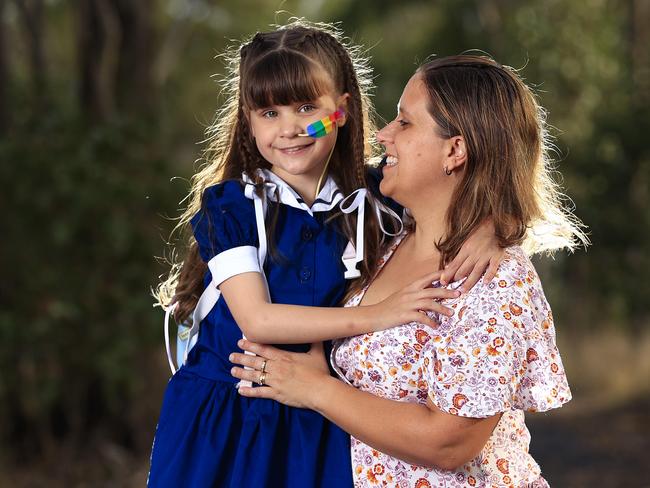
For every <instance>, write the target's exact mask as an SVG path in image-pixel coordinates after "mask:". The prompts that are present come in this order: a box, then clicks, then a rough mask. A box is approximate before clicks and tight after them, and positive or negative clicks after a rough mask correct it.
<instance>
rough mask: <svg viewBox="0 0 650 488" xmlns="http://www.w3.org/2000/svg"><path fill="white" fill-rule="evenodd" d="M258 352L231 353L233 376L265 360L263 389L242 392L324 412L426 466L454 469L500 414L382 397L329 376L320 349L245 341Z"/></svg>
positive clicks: (253, 377) (477, 447)
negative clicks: (471, 413) (451, 410)
mask: <svg viewBox="0 0 650 488" xmlns="http://www.w3.org/2000/svg"><path fill="white" fill-rule="evenodd" d="M240 346H241V347H242V348H243V349H244V350H247V351H251V352H254V353H255V354H257V355H258V356H260V357H253V356H248V355H244V354H233V355H232V356H231V358H232V359H231V360H232V361H233V362H234V363H236V364H241V365H245V366H249V367H251V368H256V369H254V370H244V369H241V368H233V371H232V372H233V376H235V377H237V378H240V379H244V380H249V381H254V382H258V381H259V379H260V374H261V372H260V370H261V368H262V362H263V361H265V360H266V361H267V362H266V365H265V366H266V367H265V371H266V377H265V384H266V385H268V386H267V387H262V388H240V390H239V392H240V394H241V395H243V396H248V397H260V398H270V399H273V400H277V401H279V402H282V403H285V404H287V405H291V406H295V407H301V408H310V409H312V410H316V411H318V412H319V413H321V414H322V415H323V416H325V417H327V418H328V419H329V420H331V421H332V422H334V423H335V424H337V425H338V426H340V427H341V428H342V429H343V430H345V431H346V432H348V433H350V434H351V435H353V436H354V437H356V438H357V439H359V440H361V441H362V442H364V443H366V444H368V445H370V446H372V447H373V448H375V449H378V450H379V451H381V452H384V453H386V454H389V455H391V456H394V457H396V458H399V459H402V460H404V461H407V462H411V463H414V464H418V465H423V466H435V467H437V468H439V469H445V470H452V469H455V468H457V467H459V466H461V465H463V464H465V463H466V462H467V461H469V460H471V459H473V458H475V457H476V456H477V455H478V453H479V452H480V451H481V449H482V448H483V446H484V445H485V443H486V442H487V440H488V439H489V437H490V435H491V433H492V430H493V429H494V427H495V426H496V424H497V422H498V421H499V418H500V414H497V415H494V416H491V417H487V418H481V419H477V418H466V417H460V416H456V415H451V414H448V413H445V412H443V411H441V410H439V409H438V408H436V407H435V406H434V405H433V403H432V402H431V400H430V399H429V400H428V401H427V404H426V405H421V404H415V403H406V402H398V401H393V400H388V399H385V398H380V397H377V396H375V395H372V394H370V393H366V392H362V391H360V390H357V389H356V388H354V387H352V386H349V385H346V384H345V383H343V382H342V381H339V380H337V379H335V378H332V377H331V376H329V374H328V371H327V367H326V365H325V363H324V360H323V352H322V349H321V348H312V349H313V350H312V352H310V353H309V354H296V353H289V352H286V351H280V350H278V349H275V348H273V347H270V346H262V345H259V344H254V343H251V342H250V341H242V343H241V344H240Z"/></svg>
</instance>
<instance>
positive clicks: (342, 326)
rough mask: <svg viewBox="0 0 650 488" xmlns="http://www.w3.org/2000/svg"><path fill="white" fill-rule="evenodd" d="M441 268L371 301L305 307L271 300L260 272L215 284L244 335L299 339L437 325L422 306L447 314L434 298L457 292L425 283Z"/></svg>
mask: <svg viewBox="0 0 650 488" xmlns="http://www.w3.org/2000/svg"><path fill="white" fill-rule="evenodd" d="M439 276H440V272H436V273H433V274H429V275H427V276H425V277H423V278H421V279H420V280H418V281H415V282H414V283H413V284H411V285H409V286H407V287H406V288H404V289H403V290H400V291H399V292H397V293H394V294H393V295H391V296H389V297H388V298H387V299H385V300H383V301H382V302H379V303H377V304H375V305H368V306H360V307H348V308H343V307H307V306H299V305H283V304H276V303H271V302H270V299H269V296H268V291H267V289H266V284H265V283H264V280H263V278H262V276H261V275H260V274H259V273H242V274H239V275H236V276H233V277H231V278H229V279H227V280H226V281H224V282H223V283H222V284H221V285H220V286H219V288H220V289H221V292H222V294H223V296H224V298H225V300H226V303H227V304H228V308H229V309H230V312H231V313H232V315H233V318H234V319H235V321H236V322H237V325H239V327H240V328H241V330H242V332H243V333H244V335H245V336H246V337H247V338H249V339H251V340H253V341H256V342H264V343H267V344H303V343H310V342H317V341H322V340H328V339H337V338H340V337H351V336H355V335H359V334H363V333H366V332H373V331H377V330H383V329H387V328H389V327H394V326H396V325H400V324H405V323H409V322H413V321H417V322H421V323H425V324H426V325H429V326H431V327H436V325H437V324H436V323H435V322H434V321H433V320H431V319H430V318H429V317H428V316H427V315H426V314H425V313H422V312H421V311H434V312H439V313H443V314H445V315H450V314H451V313H452V312H451V309H449V308H447V307H445V306H443V305H441V304H440V303H439V300H442V299H445V298H456V297H458V295H459V294H460V293H459V292H456V291H453V290H447V289H445V288H429V286H430V285H431V282H433V281H435V280H437V279H438V278H439Z"/></svg>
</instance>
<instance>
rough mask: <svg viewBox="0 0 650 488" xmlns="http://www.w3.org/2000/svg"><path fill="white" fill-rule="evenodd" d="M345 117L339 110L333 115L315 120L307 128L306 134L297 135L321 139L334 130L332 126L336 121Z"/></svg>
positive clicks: (342, 111) (341, 110)
mask: <svg viewBox="0 0 650 488" xmlns="http://www.w3.org/2000/svg"><path fill="white" fill-rule="evenodd" d="M344 115H345V111H344V110H343V109H342V108H340V109H338V110H337V111H336V112H334V113H333V114H331V115H329V116H327V117H325V118H323V119H320V120H317V121H316V122H314V123H313V124H309V125H308V126H307V129H306V132H305V133H302V134H298V135H299V136H302V137H323V136H326V135H327V134H329V133H330V132H332V130H334V124H335V123H336V121H337V120H339V119H342V118H343V116H344Z"/></svg>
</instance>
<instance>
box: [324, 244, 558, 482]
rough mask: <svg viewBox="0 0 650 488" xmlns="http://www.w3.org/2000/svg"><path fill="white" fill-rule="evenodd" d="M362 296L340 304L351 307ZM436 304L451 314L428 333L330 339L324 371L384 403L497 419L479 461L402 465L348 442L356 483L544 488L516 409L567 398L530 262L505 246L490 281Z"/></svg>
mask: <svg viewBox="0 0 650 488" xmlns="http://www.w3.org/2000/svg"><path fill="white" fill-rule="evenodd" d="M404 237H405V234H404V235H402V236H400V237H399V238H398V239H397V240H396V241H395V243H394V244H393V246H392V247H391V249H389V251H388V252H387V253H386V255H385V256H384V257H383V258H382V260H381V261H380V268H381V267H382V266H383V265H384V264H385V262H386V261H387V260H388V259H389V258H390V256H391V255H392V253H393V252H394V251H395V249H396V248H397V247H398V246H399V243H400V242H401V241H402V239H403V238H404ZM460 284H461V282H456V283H452V284H450V285H449V286H450V287H451V288H457V287H458V286H460ZM364 293H365V289H364V290H362V291H361V292H359V293H358V294H356V295H355V296H353V297H352V298H350V300H349V301H348V303H347V304H346V306H349V307H353V306H357V305H358V304H359V303H360V302H361V299H362V298H363V295H364ZM445 304H446V305H447V306H449V307H451V308H452V309H453V310H454V312H455V313H454V315H453V316H452V317H446V316H442V315H436V316H435V317H434V318H435V319H436V320H437V321H438V322H439V323H440V326H439V327H438V328H437V329H431V328H428V327H426V326H424V325H421V324H418V323H416V322H411V323H409V324H404V325H401V326H399V327H394V328H391V329H388V330H385V331H381V332H374V333H370V334H364V335H360V336H356V337H351V338H348V339H344V340H341V341H338V342H337V343H336V345H335V348H334V350H333V351H332V365H333V366H334V368H335V369H336V370H337V372H338V373H339V375H340V376H341V378H342V379H344V380H345V381H347V382H348V383H350V384H351V385H353V386H354V387H356V388H359V389H360V390H363V391H367V392H370V393H372V394H374V395H377V396H380V397H383V398H389V399H391V400H397V401H403V402H412V403H422V404H424V403H426V401H427V398H430V399H431V401H432V402H433V403H434V405H435V406H436V407H438V408H439V409H440V410H443V411H444V412H447V413H450V414H453V415H460V416H463V417H474V418H484V417H489V416H492V415H495V414H498V413H502V414H503V415H502V417H501V419H500V421H499V423H498V424H497V426H496V428H495V429H494V431H493V433H492V436H491V437H490V439H489V440H488V442H487V444H486V445H485V447H484V448H483V450H482V451H481V453H480V455H479V456H478V457H476V458H475V459H473V460H472V461H470V462H468V463H467V464H465V465H464V466H462V467H461V468H459V469H457V470H456V471H442V470H438V469H434V468H427V467H422V466H416V465H411V464H409V463H407V462H403V461H400V460H399V459H396V458H393V457H391V456H388V455H386V454H383V453H381V452H379V451H377V450H375V449H373V448H371V447H370V446H368V445H366V444H364V443H363V442H361V441H359V440H357V439H355V438H354V437H353V438H352V466H353V469H354V477H355V486H357V487H367V486H373V487H374V486H390V487H400V488H406V487H417V488H426V487H446V488H461V487H463V488H464V487H492V486H494V487H522V486H535V487H544V486H548V485H547V483H546V482H545V481H544V479H543V478H541V476H540V468H539V466H538V465H537V463H536V462H535V460H534V459H533V458H532V457H531V456H530V455H529V454H528V445H529V442H530V434H529V432H528V429H527V428H526V425H525V424H524V411H529V412H540V411H545V410H549V409H551V408H557V407H560V406H561V405H562V404H564V403H566V402H568V401H569V400H570V399H571V392H570V391H569V386H568V384H567V380H566V376H565V374H564V368H563V367H562V360H561V359H560V355H559V352H558V350H557V347H556V345H555V329H554V326H553V318H552V315H551V310H550V308H549V305H548V303H547V301H546V298H545V297H544V292H543V291H542V285H541V283H540V281H539V277H538V276H537V273H536V272H535V269H534V267H533V265H532V263H531V262H530V260H529V259H528V257H527V256H526V255H525V254H524V252H523V251H522V249H521V248H519V247H511V248H509V249H507V254H506V258H505V259H504V261H503V262H502V263H501V265H500V267H499V271H498V274H497V276H496V277H495V278H494V279H493V280H492V281H491V282H490V283H488V284H484V283H482V282H481V283H479V284H477V285H476V286H474V288H473V289H472V290H470V291H469V292H468V293H465V294H463V295H462V296H461V297H459V298H457V299H455V300H447V301H446V302H445ZM377 428H381V426H377Z"/></svg>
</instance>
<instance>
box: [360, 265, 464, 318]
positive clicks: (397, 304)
mask: <svg viewBox="0 0 650 488" xmlns="http://www.w3.org/2000/svg"><path fill="white" fill-rule="evenodd" d="M438 279H440V271H436V272H435V273H430V274H428V275H426V276H424V277H422V278H420V279H419V280H416V281H414V282H413V283H411V284H410V285H408V286H407V287H405V288H403V289H401V290H400V291H397V292H395V293H393V294H392V295H390V296H389V297H388V298H385V299H384V300H382V301H381V302H379V303H377V304H375V305H367V307H368V308H370V309H371V313H372V316H373V317H374V319H373V321H372V323H373V329H372V330H373V331H378V330H384V329H388V328H390V327H395V326H398V325H402V324H408V323H409V322H419V323H421V324H425V325H428V326H430V327H434V328H435V327H437V326H438V324H436V322H435V321H434V320H433V319H431V318H430V317H429V316H428V315H427V314H426V312H438V313H441V314H443V315H447V316H452V315H453V314H454V312H453V310H452V309H450V308H449V307H445V306H444V305H442V304H441V303H440V300H444V299H447V298H458V297H459V296H460V292H459V291H457V290H448V289H446V288H432V286H431V284H432V283H433V282H434V281H437V280H438Z"/></svg>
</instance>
